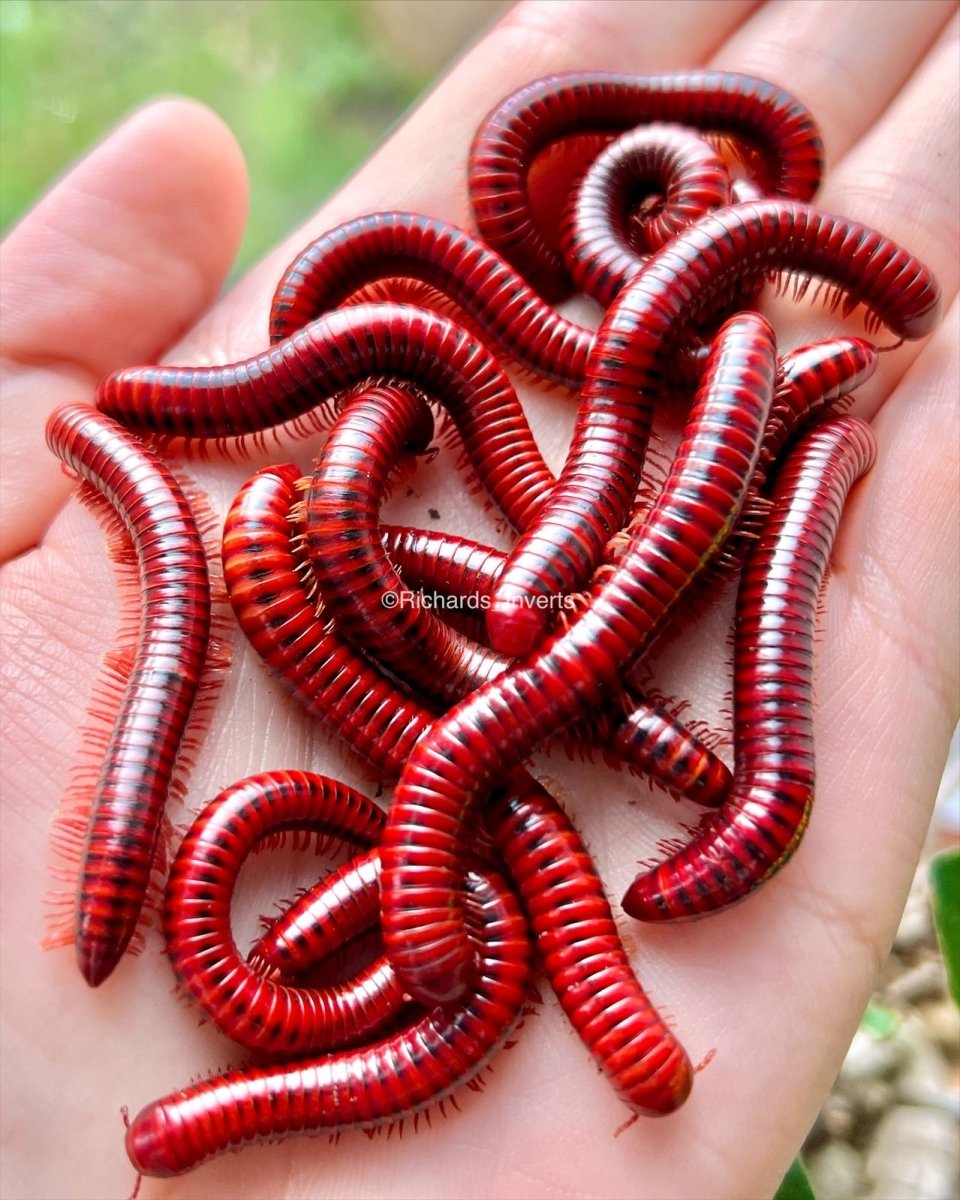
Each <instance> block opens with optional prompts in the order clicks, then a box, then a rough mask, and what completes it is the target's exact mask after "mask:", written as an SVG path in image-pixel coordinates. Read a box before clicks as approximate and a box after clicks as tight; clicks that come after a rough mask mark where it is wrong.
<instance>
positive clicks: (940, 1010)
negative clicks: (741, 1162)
mask: <svg viewBox="0 0 960 1200" xmlns="http://www.w3.org/2000/svg"><path fill="white" fill-rule="evenodd" d="M958 826H960V737H958V735H955V736H954V740H953V746H952V747H951V752H950V759H949V761H948V763H947V769H946V771H945V772H944V776H943V782H942V784H941V787H940V794H939V797H938V799H937V807H936V810H935V813H934V818H933V821H932V823H931V826H930V834H929V836H928V838H927V844H926V847H925V849H924V854H923V857H922V859H921V862H920V866H919V867H918V869H917V873H916V876H915V877H914V881H913V886H912V888H911V890H910V897H909V899H908V901H907V906H906V909H905V910H904V914H903V918H902V920H901V922H900V928H899V930H898V931H897V936H896V938H895V939H894V943H893V947H892V949H891V952H890V956H889V958H888V959H887V962H886V964H885V965H884V968H883V971H882V973H881V977H880V982H879V985H878V987H877V990H876V992H875V993H874V996H873V1000H872V1002H871V1007H870V1009H869V1010H868V1013H867V1017H866V1018H865V1020H864V1022H863V1024H862V1025H861V1028H860V1029H859V1030H858V1032H857V1034H856V1036H855V1037H854V1039H853V1042H852V1044H851V1046H850V1049H849V1051H848V1052H847V1057H846V1059H845V1061H844V1064H843V1067H842V1068H841V1071H840V1074H839V1076H838V1077H837V1080H836V1083H835V1084H834V1086H833V1090H832V1091H831V1093H830V1095H829V1096H828V1097H827V1100H826V1102H825V1103H824V1105H823V1108H822V1109H821V1111H820V1115H819V1116H818V1118H817V1120H816V1122H815V1124H814V1126H813V1128H812V1130H811V1131H810V1134H809V1136H808V1138H807V1142H806V1145H805V1147H804V1150H803V1156H804V1160H805V1162H806V1164H807V1169H808V1171H809V1174H810V1177H811V1180H812V1182H813V1186H814V1189H815V1192H816V1195H817V1200H953V1198H954V1197H956V1196H957V1194H958V1186H960V1132H958V1120H960V1013H958V1011H957V1008H956V1006H955V1005H954V1003H953V1001H952V999H951V998H950V996H949V994H948V992H947V982H946V976H945V974H944V969H943V963H942V961H941V958H940V954H939V950H938V947H937V937H936V933H935V932H934V928H933V921H932V918H931V914H930V903H929V895H928V889H927V866H928V864H929V862H930V859H931V858H932V857H933V855H934V854H936V853H937V852H938V851H940V850H945V849H948V848H951V847H954V846H956V844H957V830H958Z"/></svg>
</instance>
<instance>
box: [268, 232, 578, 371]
mask: <svg viewBox="0 0 960 1200" xmlns="http://www.w3.org/2000/svg"><path fill="white" fill-rule="evenodd" d="M394 276H401V277H404V278H411V279H417V280H420V281H422V282H424V283H427V284H430V285H431V286H432V287H435V288H437V289H439V290H440V291H441V292H442V293H443V295H445V296H447V297H449V298H450V299H451V300H453V301H454V303H455V304H456V305H457V306H458V307H459V308H460V309H462V310H463V313H464V316H465V317H466V318H467V319H468V321H469V322H470V323H471V325H473V326H475V327H476V329H477V331H478V333H480V334H481V335H482V336H483V337H484V338H485V339H490V340H491V341H492V342H493V343H494V344H495V345H496V346H497V347H498V349H500V350H501V351H502V352H503V353H504V354H506V355H507V357H509V358H510V359H512V360H513V361H514V362H516V363H518V364H520V365H521V366H523V367H524V368H526V369H527V370H528V371H531V372H532V373H533V374H534V375H536V376H537V377H538V378H539V379H545V380H549V381H550V382H552V383H559V384H561V385H563V386H564V387H568V388H574V389H576V388H579V386H580V384H581V382H582V380H583V372H584V368H585V366H586V362H587V357H588V355H589V354H590V349H591V347H592V346H593V333H592V332H591V331H590V330H589V329H586V328H585V327H584V326H582V325H578V324H577V323H576V322H575V321H570V320H568V319H567V318H566V317H562V316H561V315H560V314H559V313H558V312H556V310H555V309H553V308H551V307H550V305H549V304H545V303H544V301H543V300H542V299H541V298H540V297H539V296H538V295H537V294H536V292H534V291H533V290H532V289H531V288H530V287H528V286H527V284H526V283H525V282H524V281H523V279H521V278H520V276H519V275H518V274H517V273H516V271H514V269H513V268H512V267H511V266H510V264H509V263H506V262H504V261H503V259H501V258H500V256H499V255H498V254H496V253H495V252H494V251H493V250H491V249H490V248H489V247H488V246H485V245H484V244H483V242H479V241H477V240H476V238H473V237H471V236H470V234H469V233H467V232H466V231H465V230H463V229H459V228H458V227H457V226H456V225H451V224H450V223H449V222H447V221H441V220H438V219H437V218H435V217H425V216H420V215H419V214H417V213H403V212H382V213H371V214H370V215H369V216H365V217H356V218H354V219H353V220H350V221H345V222H344V223H343V224H342V225H338V226H337V227H336V228H335V229H332V230H330V231H329V232H328V233H325V234H324V235H323V236H322V237H319V238H316V239H315V240H314V241H313V242H311V243H310V245H309V246H307V247H306V248H305V249H304V250H303V251H302V252H301V253H300V254H299V255H298V256H297V257H296V258H295V259H294V261H293V262H292V263H291V264H290V266H289V267H288V268H287V270H286V271H285V272H284V275H283V278H282V279H281V280H280V283H279V284H278V285H277V289H276V292H275V293H274V297H273V302H272V304H271V308H270V340H271V342H273V343H278V342H280V343H282V342H284V341H286V340H287V339H288V338H290V337H292V336H293V335H294V334H295V333H296V332H297V331H298V330H300V329H304V328H306V327H307V326H309V325H310V324H311V322H313V321H315V320H317V319H318V318H319V317H321V316H322V315H323V314H324V313H328V312H330V311H331V310H332V309H336V308H337V306H338V305H340V304H343V303H344V301H346V300H347V298H348V297H349V296H350V295H351V294H352V293H353V292H355V291H356V290H357V289H358V288H360V287H363V286H364V285H366V284H370V283H374V282H377V281H379V280H383V279H388V278H391V277H394Z"/></svg>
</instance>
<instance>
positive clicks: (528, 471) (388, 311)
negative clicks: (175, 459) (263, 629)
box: [97, 304, 554, 528]
mask: <svg viewBox="0 0 960 1200" xmlns="http://www.w3.org/2000/svg"><path fill="white" fill-rule="evenodd" d="M383 376H390V377H391V378H393V379H394V382H400V383H401V384H403V383H407V384H412V385H413V386H414V387H416V388H419V389H420V390H422V391H423V392H425V393H426V394H427V395H428V396H430V397H431V398H433V399H435V400H436V401H437V402H438V403H439V404H441V405H442V406H443V407H444V408H445V410H446V411H447V413H448V414H449V415H450V417H451V419H452V420H453V421H454V422H455V424H456V427H457V432H458V433H459V435H460V438H461V440H462V442H463V445H464V450H465V452H466V455H467V457H468V458H469V460H470V462H471V463H472V464H473V466H474V468H475V470H476V472H477V475H478V477H479V478H480V481H481V483H482V484H483V486H484V487H485V488H486V489H487V492H488V493H489V495H490V497H491V499H492V500H493V501H494V503H495V504H497V505H498V507H499V508H500V510H501V512H502V513H503V514H504V515H505V516H506V518H507V520H508V521H510V522H511V524H513V525H514V526H515V527H516V528H522V527H523V525H524V524H526V523H527V521H528V520H529V516H530V513H531V512H532V511H534V509H535V508H536V507H537V506H538V504H539V503H540V502H541V501H542V499H543V497H544V496H545V495H546V494H547V493H548V492H549V490H550V488H551V487H552V486H553V483H554V478H553V474H552V473H551V472H550V470H549V469H548V467H547V465H546V463H545V462H544V461H543V457H542V455H541V454H540V451H539V449H538V447H537V444H536V441H535V440H534V437H533V434H532V433H531V431H530V426H529V424H528V422H527V419H526V417H525V416H524V413H523V409H522V408H521V407H520V402H519V401H518V400H517V395H516V392H515V391H514V389H513V385H512V384H511V383H510V380H509V379H508V378H507V376H506V374H505V373H504V372H503V370H502V369H501V368H500V366H499V365H498V363H497V362H496V360H495V359H494V358H493V357H492V356H491V354H490V353H489V351H487V349H486V348H485V347H484V346H483V345H482V344H481V343H480V342H478V341H477V340H476V339H475V338H473V337H471V336H470V335H469V334H468V333H467V332H466V331H465V330H464V329H462V328H461V327H460V326H459V325H456V324H454V322H452V321H450V320H448V319H447V318H446V317H441V316H438V315H437V314H435V313H431V312H428V311H426V310H425V309H419V308H411V307H410V306H408V305H400V304H360V305H356V306H355V307H353V308H348V309H341V310H338V311H337V312H333V313H331V314H329V315H328V316H326V317H323V318H320V319H319V320H317V321H314V322H313V323H312V324H311V325H308V326H307V327H306V328H304V329H301V330H300V331H298V332H297V333H295V334H293V335H292V336H291V337H290V338H288V339H287V340H286V341H284V342H281V343H279V344H278V345H276V346H274V347H273V348H272V349H271V350H270V351H268V352H267V353H265V354H261V355H255V356H253V357H252V358H250V359H247V360H245V361H243V362H239V363H234V364H231V365H227V366H221V367H132V368H129V369H125V370H122V371H117V372H114V374H112V375H108V376H107V377H106V378H105V379H103V380H101V382H100V384H99V385H98V387H97V405H98V407H99V408H100V409H101V411H103V412H107V413H109V414H110V415H112V416H114V417H116V418H117V420H120V421H123V422H124V424H126V425H129V426H130V427H131V428H133V429H136V430H138V431H140V432H144V433H152V434H159V435H160V436H162V437H168V438H184V439H187V440H188V441H192V440H196V439H214V440H216V441H218V442H221V443H222V442H224V441H225V440H226V439H232V438H242V437H243V436H245V435H248V434H258V433H260V432H262V431H263V430H266V429H270V428H273V427H274V426H277V425H280V424H283V423H285V422H288V421H296V420H297V419H299V418H303V417H304V416H305V415H306V414H308V413H310V412H311V411H312V410H314V409H315V408H316V407H317V406H318V405H322V404H324V403H325V402H326V401H328V400H329V398H330V397H333V396H336V395H338V394H340V393H342V392H345V391H347V390H348V389H352V388H354V387H355V386H357V385H358V384H365V383H366V382H368V381H369V380H370V379H371V378H378V379H379V378H382V377H383Z"/></svg>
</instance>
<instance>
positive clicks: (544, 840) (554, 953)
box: [485, 789, 693, 1116]
mask: <svg viewBox="0 0 960 1200" xmlns="http://www.w3.org/2000/svg"><path fill="white" fill-rule="evenodd" d="M485 815H486V819H487V826H488V828H489V829H490V832H491V834H492V836H493V840H494V844H495V845H496V847H497V849H498V850H499V851H500V854H501V855H502V856H503V859H504V862H505V863H506V865H507V870H508V872H509V874H510V877H511V878H512V880H513V882H514V885H515V886H516V888H517V890H518V891H519V893H520V900H521V904H522V905H523V909H524V912H525V913H526V915H527V920H528V921H529V922H530V925H531V927H532V929H533V933H534V937H535V938H536V942H537V946H538V948H539V951H540V957H541V958H542V960H543V966H544V970H545V971H546V973H547V977H548V979H549V980H550V986H551V987H552V988H553V990H554V992H555V993H556V996H557V999H558V1000H559V1001H560V1005H561V1007H562V1008H563V1010H564V1012H565V1013H566V1014H567V1016H568V1017H569V1019H570V1022H571V1024H572V1025H573V1027H574V1028H575V1029H576V1031H577V1033H578V1034H579V1035H580V1038H581V1040H582V1041H583V1043H584V1045H586V1046H587V1047H588V1048H589V1050H590V1052H591V1053H592V1054H593V1056H594V1058H595V1059H596V1061H597V1063H598V1064H599V1065H600V1067H601V1068H602V1069H603V1071H604V1073H605V1074H606V1075H607V1076H608V1078H609V1079H610V1081H611V1083H612V1084H613V1086H614V1088H615V1089H616V1092H617V1094H618V1096H619V1097H620V1099H621V1100H623V1102H624V1103H625V1104H627V1105H628V1106H629V1107H630V1108H631V1109H632V1110H633V1111H634V1112H636V1113H639V1114H641V1115H644V1116H663V1115H665V1114H666V1113H670V1112H673V1111H674V1110H675V1109H677V1108H679V1107H680V1105H681V1104H683V1102H684V1100H686V1098H687V1096H688V1095H689V1093H690V1088H691V1086H692V1084H693V1068H692V1066H691V1065H690V1060H689V1059H688V1058H687V1055H686V1053H685V1052H684V1050H683V1047H682V1046H681V1045H680V1043H679V1042H678V1041H677V1039H676V1037H675V1036H674V1034H673V1033H672V1031H671V1030H670V1029H669V1028H668V1027H667V1026H666V1025H665V1024H664V1022H663V1019H662V1018H661V1017H660V1016H659V1014H658V1013H657V1011H656V1009H655V1008H654V1007H653V1005H652V1004H651V1003H650V1000H649V998H648V997H647V995H646V993H645V992H644V990H643V988H642V987H641V986H640V983H639V982H638V980H637V977H636V975H635V974H634V972H633V969H632V968H631V966H630V962H629V960H628V958H627V956H626V953H625V952H624V949H623V946H622V944H621V942H620V936H619V934H618V933H617V928H616V925H615V924H614V921H613V914H612V913H611V911H610V905H609V903H608V902H607V898H606V896H605V895H604V891H603V887H602V885H601V883H600V880H599V878H598V877H597V872H596V868H595V867H594V865H593V862H592V861H591V859H590V855H589V854H588V853H587V851H586V849H585V848H584V846H583V843H582V841H581V840H580V837H579V836H578V834H577V832H576V830H575V829H574V827H573V824H572V822H571V821H570V820H569V819H568V818H567V817H566V815H565V814H564V813H563V811H562V810H561V808H560V807H559V805H558V804H557V803H556V802H555V801H554V800H552V799H551V797H550V796H548V795H547V794H546V793H545V792H544V791H543V790H542V789H538V790H536V791H534V790H532V789H530V790H528V791H527V792H516V791H515V792H507V793H505V795H504V796H503V797H502V798H501V799H499V800H498V801H496V802H495V803H494V804H493V805H492V807H491V808H490V809H489V810H488V811H487V813H486V814H485Z"/></svg>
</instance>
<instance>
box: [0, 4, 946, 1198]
mask: <svg viewBox="0 0 960 1200" xmlns="http://www.w3.org/2000/svg"><path fill="white" fill-rule="evenodd" d="M508 6H509V3H508V0H0V147H2V173H0V232H4V233H5V232H6V231H7V230H8V229H9V228H10V227H11V225H12V224H14V223H15V222H16V221H17V220H18V219H19V218H20V217H21V216H22V215H23V213H24V212H25V211H26V210H27V209H28V208H29V207H30V205H31V204H32V203H33V202H34V201H35V200H36V199H37V197H38V196H39V195H40V194H41V193H42V192H43V191H45V190H46V189H47V188H48V187H49V186H50V184H51V183H52V182H54V181H55V179H56V178H57V177H58V176H59V175H61V174H62V173H63V172H64V171H65V170H66V169H67V168H68V167H69V166H70V164H71V163H72V162H73V161H74V160H75V159H76V158H77V157H78V156H79V155H81V154H83V153H84V152H85V151H86V150H87V149H88V148H89V147H90V146H91V145H92V144H93V143H95V142H96V141H98V140H99V139H100V138H102V137H103V136H104V134H105V133H106V132H108V131H109V129H110V128H111V126H113V125H114V124H116V123H117V122H118V121H119V120H120V119H121V118H122V117H123V116H124V115H125V114H126V113H128V112H129V111H130V110H131V109H132V108H134V107H136V106H137V105H139V104H142V103H143V102H145V101H146V100H148V99H150V98H152V97H155V96H157V95H159V94H163V93H171V92H179V93H183V94H186V95H189V96H193V97H195V98H197V99H198V100H202V101H203V102H205V103H206V104H208V105H209V106H210V107H211V108H213V109H215V110H216V111H217V112H218V113H219V114H220V115H221V116H222V117H223V118H224V120H225V121H226V122H227V124H228V125H229V126H230V127H231V128H232V130H233V131H234V134H235V135H236V137H237V138H238V140H239V142H240V144H241V146H242V147H243V150H244V153H245V155H246V159H247V163H248V165H249V169H250V175H251V212H250V221H249V226H248V229H247V233H246V236H245V238H244V242H243V245H242V248H241V252H240V256H239V258H238V261H237V263H236V266H235V269H234V273H235V274H239V273H242V271H243V270H244V269H245V268H246V267H247V266H249V265H250V264H251V263H252V262H253V261H255V260H256V259H257V258H258V257H259V256H260V255H261V254H262V253H263V252H264V251H265V250H267V249H268V248H269V247H270V246H271V245H272V244H274V243H275V242H277V241H278V240H279V239H280V238H281V237H282V236H283V235H284V234H285V233H286V232H287V231H288V230H289V229H291V228H293V227H294V226H296V225H297V224H299V222H300V221H301V220H302V219H303V218H305V217H306V216H307V215H308V214H309V213H310V212H311V211H312V210H313V209H315V208H316V207H317V206H318V205H319V204H320V203H321V202H322V200H323V199H324V197H325V196H326V195H327V194H328V193H329V192H331V191H332V190H333V189H334V188H336V187H337V185H338V184H339V183H341V182H342V181H343V180H344V179H345V178H346V177H347V176H348V175H349V174H350V172H351V171H352V170H353V169H354V168H355V167H356V166H358V165H359V164H360V162H362V160H363V159H364V158H365V157H366V156H367V155H368V154H369V153H370V151H371V150H372V149H373V147H374V146H375V145H376V144H377V143H378V142H380V141H381V140H382V139H383V138H384V137H385V136H386V135H387V133H388V132H389V130H390V129H391V127H392V126H393V125H394V124H395V123H396V122H397V121H398V120H399V119H400V118H401V117H402V115H403V114H404V112H405V111H406V110H407V109H408V108H409V107H410V106H411V104H413V103H414V101H415V100H416V98H417V97H418V96H419V95H420V94H421V93H422V92H423V91H424V89H425V88H427V87H428V86H429V85H430V83H431V82H432V81H433V80H434V79H435V78H436V76H437V75H438V74H440V73H441V72H442V71H444V70H446V69H447V68H448V67H449V66H450V65H451V64H452V62H453V61H454V60H455V59H456V58H457V57H458V56H459V54H460V53H461V52H462V51H463V49H464V48H465V47H466V46H467V45H468V44H469V43H470V42H471V41H472V40H473V39H474V38H475V37H477V36H478V35H479V33H480V32H482V30H483V29H484V28H485V27H486V26H487V25H489V24H490V23H491V22H492V21H494V20H495V19H496V17H497V15H498V13H500V12H502V11H503V10H504V9H506V8H507V7H508ZM480 115H481V114H478V119H479V116H480ZM958 820H960V748H958V743H957V741H956V739H955V741H954V746H953V751H952V755H951V760H950V763H949V764H948V768H947V772H946V774H945V776H944V781H943V786H942V788H941V794H940V800H939V803H938V807H937V815H936V817H935V818H934V823H933V826H932V828H931V832H930V837H929V839H928V849H927V852H926V853H925V856H924V862H923V863H922V864H921V867H920V869H919V870H918V872H917V876H916V880H915V884H914V888H913V891H912V893H911V896H910V900H909V902H908V905H907V909H906V912H905V914H904V918H903V921H902V923H901V927H900V930H899V932H898V934H897V937H896V940H895V942H894V945H893V949H892V951H891V954H890V957H889V959H888V960H887V963H886V965H885V967H884V970H883V972H882V976H881V979H880V982H879V986H878V990H877V992H876V994H875V996H874V998H873V1001H872V1002H871V1005H870V1007H869V1009H868V1010H867V1013H866V1015H865V1017H864V1021H863V1023H862V1025H861V1029H860V1031H859V1032H858V1034H857V1036H856V1038H855V1039H854V1042H853V1045H852V1046H851V1049H850V1053H849V1054H848V1056H847V1060H846V1062H845V1063H844V1067H843V1070H842V1071H841V1073H840V1076H839V1078H838V1080H837V1083H836V1085H835V1087H834V1089H833V1092H832V1093H831V1095H830V1097H829V1098H828V1099H827V1102H826V1103H825V1105H824V1108H823V1110H822V1112H821V1114H820V1116H819V1118H818V1120H817V1122H816V1124H815V1125H814V1128H813V1129H812V1130H811V1133H810V1137H809V1138H808V1141H807V1145H806V1148H805V1159H806V1162H807V1164H808V1167H809V1169H810V1173H811V1175H812V1177H813V1181H814V1185H815V1189H816V1193H817V1196H818V1197H819V1200H950V1198H951V1197H953V1196H954V1195H955V1194H956V1187H957V1179H958V1158H960V1156H958V1141H957V1126H956V1122H957V1116H958V1048H957V1047H958V1037H960V1020H958V1015H957V1010H956V1008H955V1006H954V1005H953V1003H952V1001H951V1000H950V998H949V996H948V994H947V988H946V982H945V976H944V969H943V964H942V961H941V958H940V956H939V953H938V950H937V940H936V936H935V933H934V929H933V923H932V920H931V915H930V905H929V897H928V883H927V875H926V865H927V863H928V861H929V858H930V855H931V854H932V853H933V852H934V851H935V850H937V849H944V848H946V847H948V846H950V845H954V844H955V842H956V832H955V831H956V828H957V824H958Z"/></svg>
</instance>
